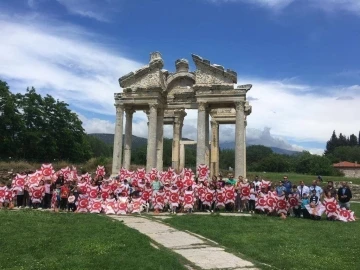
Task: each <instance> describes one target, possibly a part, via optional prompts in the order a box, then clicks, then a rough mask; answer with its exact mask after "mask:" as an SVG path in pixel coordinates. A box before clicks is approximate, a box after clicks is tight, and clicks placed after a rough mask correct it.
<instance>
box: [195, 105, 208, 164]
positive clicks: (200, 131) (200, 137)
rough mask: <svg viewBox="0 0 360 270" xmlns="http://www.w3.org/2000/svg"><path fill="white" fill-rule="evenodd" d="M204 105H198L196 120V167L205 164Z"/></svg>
mask: <svg viewBox="0 0 360 270" xmlns="http://www.w3.org/2000/svg"><path fill="white" fill-rule="evenodd" d="M206 107H207V106H206V103H203V102H201V103H199V106H198V119H197V146H196V167H198V166H199V165H201V164H205V161H206V160H205V155H206V141H205V140H206V135H205V133H206V132H205V131H206Z"/></svg>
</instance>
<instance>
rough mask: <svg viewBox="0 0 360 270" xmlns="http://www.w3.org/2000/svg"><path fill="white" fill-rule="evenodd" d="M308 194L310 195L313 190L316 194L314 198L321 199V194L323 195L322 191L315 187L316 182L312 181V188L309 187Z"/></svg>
mask: <svg viewBox="0 0 360 270" xmlns="http://www.w3.org/2000/svg"><path fill="white" fill-rule="evenodd" d="M309 189H310V194H312V192H313V190H315V192H316V196H317V197H318V198H321V194H322V193H323V189H322V188H321V187H319V186H318V185H317V180H314V181H312V186H310V188H309Z"/></svg>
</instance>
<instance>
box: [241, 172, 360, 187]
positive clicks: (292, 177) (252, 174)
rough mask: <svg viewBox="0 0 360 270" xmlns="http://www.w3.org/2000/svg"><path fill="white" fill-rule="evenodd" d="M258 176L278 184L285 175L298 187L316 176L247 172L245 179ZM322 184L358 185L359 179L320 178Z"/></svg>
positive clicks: (308, 183)
mask: <svg viewBox="0 0 360 270" xmlns="http://www.w3.org/2000/svg"><path fill="white" fill-rule="evenodd" d="M256 175H258V176H259V178H260V179H261V178H263V179H268V180H271V181H273V182H278V181H280V180H283V177H284V175H286V176H287V177H288V178H289V180H290V181H291V182H292V183H293V184H295V185H298V184H299V182H300V181H301V180H303V181H304V182H305V183H306V184H307V185H310V184H311V182H312V181H313V180H315V179H317V175H307V174H298V173H272V172H266V173H265V172H248V173H247V178H248V179H250V180H253V179H255V176H256ZM322 179H323V183H324V184H325V183H326V182H327V181H334V182H341V181H347V182H352V183H353V184H360V178H345V177H341V176H322Z"/></svg>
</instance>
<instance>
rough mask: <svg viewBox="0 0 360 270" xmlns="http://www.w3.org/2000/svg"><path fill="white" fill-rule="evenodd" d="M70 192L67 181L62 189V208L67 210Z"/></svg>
mask: <svg viewBox="0 0 360 270" xmlns="http://www.w3.org/2000/svg"><path fill="white" fill-rule="evenodd" d="M69 193H70V189H69V183H65V184H64V185H63V186H62V187H61V189H60V210H66V205H67V202H68V197H69Z"/></svg>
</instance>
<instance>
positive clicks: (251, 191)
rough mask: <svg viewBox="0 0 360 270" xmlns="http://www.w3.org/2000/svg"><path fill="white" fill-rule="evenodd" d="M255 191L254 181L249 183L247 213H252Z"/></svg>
mask: <svg viewBox="0 0 360 270" xmlns="http://www.w3.org/2000/svg"><path fill="white" fill-rule="evenodd" d="M255 199H256V191H255V185H254V183H250V199H249V213H250V214H254V211H255Z"/></svg>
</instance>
